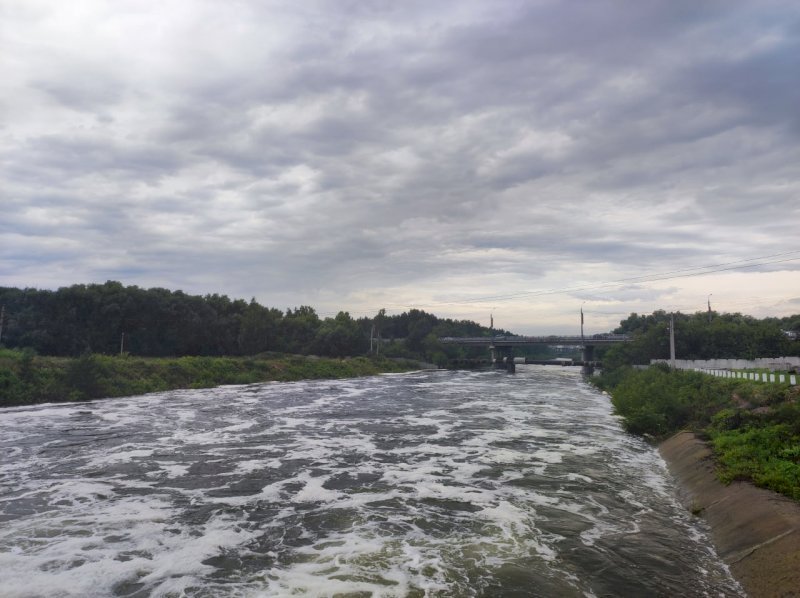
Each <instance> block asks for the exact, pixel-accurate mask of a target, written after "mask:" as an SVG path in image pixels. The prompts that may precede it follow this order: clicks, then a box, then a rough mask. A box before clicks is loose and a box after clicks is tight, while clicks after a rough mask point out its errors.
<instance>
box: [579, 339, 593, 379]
mask: <svg viewBox="0 0 800 598" xmlns="http://www.w3.org/2000/svg"><path fill="white" fill-rule="evenodd" d="M581 356H582V357H583V367H582V368H581V373H582V374H583V375H584V376H591V375H592V374H594V345H584V346H583V351H582V352H581Z"/></svg>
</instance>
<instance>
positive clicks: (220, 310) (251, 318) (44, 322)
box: [0, 281, 509, 360]
mask: <svg viewBox="0 0 800 598" xmlns="http://www.w3.org/2000/svg"><path fill="white" fill-rule="evenodd" d="M0 305H3V306H4V307H5V319H4V322H3V328H2V330H3V332H2V339H0V340H2V344H3V345H4V346H6V347H9V348H23V347H28V348H31V349H33V350H34V351H36V352H37V353H39V354H41V355H53V356H77V355H81V354H84V353H98V354H115V353H120V352H125V353H130V354H132V355H139V356H149V357H171V356H184V355H190V356H236V355H256V354H259V353H264V352H279V353H295V354H304V355H309V354H314V355H323V356H330V357H346V356H355V355H364V354H367V353H368V352H369V351H370V343H371V338H375V340H374V341H373V350H374V351H375V352H380V353H383V354H385V355H396V356H400V357H416V358H426V359H433V358H436V359H438V360H443V359H445V360H446V358H447V353H448V351H450V349H449V348H444V347H442V346H441V345H439V343H438V341H437V338H438V337H440V336H483V335H488V334H490V331H489V329H488V328H486V327H484V326H481V325H479V324H477V323H475V322H472V321H468V320H451V319H443V318H438V317H436V316H435V315H433V314H429V313H426V312H424V311H421V310H417V309H411V310H409V311H407V312H404V313H402V314H398V315H386V313H385V310H381V311H380V312H378V313H377V314H376V316H375V317H373V318H366V317H364V318H358V319H355V318H353V317H352V316H350V314H349V313H348V312H346V311H341V312H339V313H338V314H337V315H336V316H335V317H327V318H321V317H320V316H319V315H318V314H317V312H316V311H315V310H314V308H312V307H309V306H306V305H303V306H300V307H295V308H288V309H286V310H285V311H283V310H280V309H276V308H274V307H266V306H263V305H261V304H260V303H258V302H257V301H256V300H255V299H252V300H250V301H245V300H242V299H230V298H229V297H227V296H226V295H218V294H213V295H205V296H199V295H190V294H187V293H184V292H182V291H171V290H168V289H164V288H150V289H144V288H140V287H137V286H124V285H123V284H122V283H120V282H116V281H108V282H106V283H104V284H88V285H84V284H76V285H72V286H69V287H62V288H59V289H58V290H55V291H51V290H39V289H32V288H25V289H19V288H13V287H0ZM495 332H496V333H498V334H509V333H508V332H506V331H504V330H496V331H495ZM378 339H380V343H378ZM461 353H462V354H463V351H462V352H461Z"/></svg>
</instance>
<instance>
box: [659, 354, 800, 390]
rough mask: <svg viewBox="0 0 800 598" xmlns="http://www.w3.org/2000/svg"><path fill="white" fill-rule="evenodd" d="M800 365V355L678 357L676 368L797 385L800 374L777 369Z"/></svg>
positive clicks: (719, 376) (720, 376) (789, 368)
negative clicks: (782, 372)
mask: <svg viewBox="0 0 800 598" xmlns="http://www.w3.org/2000/svg"><path fill="white" fill-rule="evenodd" d="M656 363H666V364H668V365H669V363H670V360H669V359H651V360H650V364H651V365H653V364H656ZM797 367H800V357H765V358H761V359H752V360H750V359H676V360H675V368H676V369H679V370H694V371H696V372H703V373H704V374H708V375H710V376H715V377H717V378H731V379H737V380H752V381H753V382H772V383H774V384H790V385H792V386H795V385H796V384H797V381H798V379H800V376H798V375H797V374H792V373H789V374H777V373H775V371H776V370H777V371H784V372H785V371H787V370H791V369H794V368H797ZM745 369H761V370H764V369H767V370H771V371H770V372H769V373H767V372H737V371H734V370H745Z"/></svg>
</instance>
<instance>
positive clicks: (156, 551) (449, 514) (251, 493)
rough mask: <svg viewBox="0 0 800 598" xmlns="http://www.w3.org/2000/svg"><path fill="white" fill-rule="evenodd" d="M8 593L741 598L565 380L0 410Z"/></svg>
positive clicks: (484, 379) (669, 494) (310, 388)
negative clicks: (671, 597) (672, 597)
mask: <svg viewBox="0 0 800 598" xmlns="http://www.w3.org/2000/svg"><path fill="white" fill-rule="evenodd" d="M0 451H2V453H1V454H2V459H1V460H0V595H2V596H4V597H8V598H11V597H13V598H19V597H38V596H43V597H44V596H47V597H58V596H81V597H84V596H88V597H91V596H126V597H142V596H202V597H209V598H210V597H227V596H231V597H233V596H236V597H261V596H264V597H266V596H269V597H272V596H319V597H322V596H340V597H359V598H362V597H375V598H378V597H406V596H412V597H417V596H418V597H423V596H431V597H433V596H436V597H462V596H463V597H467V596H502V597H505V596H557V597H570V596H580V597H601V596H741V595H743V593H742V590H741V589H740V587H739V586H738V584H737V583H736V582H735V581H734V580H733V578H732V577H731V576H730V573H729V572H728V570H727V568H726V567H725V565H724V564H723V563H722V562H721V560H720V559H719V557H718V556H717V555H716V553H715V551H714V549H713V547H712V545H711V543H710V540H709V538H708V532H707V529H706V528H705V527H704V525H703V523H702V521H701V520H699V519H697V518H695V517H693V516H692V515H691V514H690V513H688V512H687V511H686V509H684V508H683V507H681V505H680V504H679V503H678V501H677V500H676V497H675V489H674V482H673V480H672V479H671V478H670V476H669V473H668V472H667V470H666V466H665V464H664V462H663V461H662V460H661V458H660V457H659V455H658V453H657V452H656V450H655V449H654V448H653V447H652V446H650V445H648V444H647V443H645V442H643V441H642V440H640V439H638V438H635V437H632V436H630V435H628V434H626V433H625V432H624V431H623V429H622V427H621V425H620V422H619V420H618V418H617V417H616V416H614V415H613V413H612V408H611V405H610V402H609V399H608V397H607V396H605V395H603V394H602V393H600V392H598V391H597V390H596V389H594V388H593V387H591V386H590V385H588V384H587V383H586V382H585V381H584V380H583V379H582V378H581V375H580V372H579V370H578V369H577V368H569V367H565V368H552V367H551V368H547V367H544V366H519V368H518V370H517V373H516V374H515V375H508V374H506V373H505V372H498V371H479V372H464V371H456V372H454V371H426V372H415V373H409V374H394V375H383V376H376V377H370V378H360V379H353V380H343V381H330V380H326V381H307V382H296V383H266V384H256V385H248V386H228V387H220V388H215V389H207V390H181V391H171V392H164V393H157V394H151V395H146V396H138V397H129V398H122V399H113V400H103V401H94V402H87V403H68V404H49V405H39V406H31V407H19V408H11V409H5V410H3V411H0Z"/></svg>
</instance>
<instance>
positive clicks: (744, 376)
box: [695, 368, 797, 386]
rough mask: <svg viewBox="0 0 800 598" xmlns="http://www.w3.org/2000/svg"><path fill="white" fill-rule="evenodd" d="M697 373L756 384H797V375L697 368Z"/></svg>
mask: <svg viewBox="0 0 800 598" xmlns="http://www.w3.org/2000/svg"><path fill="white" fill-rule="evenodd" d="M695 371H697V372H703V373H704V374H708V375H710V376H716V377H717V378H733V379H739V380H752V381H754V382H772V383H775V384H790V385H792V386H795V385H796V384H797V375H796V374H772V373H770V374H767V373H766V372H760V373H759V372H732V371H731V370H707V369H703V368H695Z"/></svg>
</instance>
